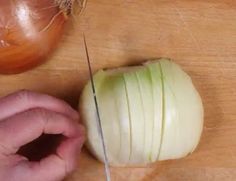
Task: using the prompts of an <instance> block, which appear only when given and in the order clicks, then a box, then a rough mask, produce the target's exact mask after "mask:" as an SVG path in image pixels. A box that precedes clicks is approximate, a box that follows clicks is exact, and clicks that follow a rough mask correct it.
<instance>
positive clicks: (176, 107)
mask: <svg viewBox="0 0 236 181" xmlns="http://www.w3.org/2000/svg"><path fill="white" fill-rule="evenodd" d="M94 82H95V88H96V94H97V99H98V105H99V112H100V116H101V122H102V129H103V131H104V137H105V143H106V146H107V152H108V160H109V163H110V165H113V166H134V165H146V164H148V163H152V162H156V161H158V160H167V159H177V158H181V157H184V156H186V155H188V154H189V153H192V152H193V151H194V149H195V148H196V147H197V145H198V142H199V140H200V136H201V133H202V128H203V105H202V101H201V98H200V96H199V94H198V92H197V91H196V89H195V87H194V86H193V83H192V81H191V78H190V77H189V76H188V75H187V74H186V73H185V72H184V71H183V70H182V69H181V68H180V67H179V66H178V65H177V64H175V63H174V62H172V61H170V60H167V59H160V60H158V61H152V62H147V63H145V64H143V65H141V66H135V67H126V68H118V69H113V70H100V71H98V72H97V73H96V74H95V75H94ZM79 110H80V114H81V117H82V120H83V122H84V124H85V126H86V128H87V131H88V142H87V146H88V148H89V150H90V151H91V152H92V153H93V154H94V155H95V156H96V157H97V158H98V159H99V160H101V161H103V151H102V146H101V141H100V136H99V132H98V129H97V123H96V119H97V115H96V108H95V104H94V100H93V94H92V89H91V83H88V84H87V85H86V86H85V88H84V90H83V92H82V96H81V99H80V105H79Z"/></svg>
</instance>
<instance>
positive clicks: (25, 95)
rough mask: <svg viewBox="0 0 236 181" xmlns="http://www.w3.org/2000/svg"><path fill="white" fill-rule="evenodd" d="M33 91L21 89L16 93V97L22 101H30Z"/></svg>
mask: <svg viewBox="0 0 236 181" xmlns="http://www.w3.org/2000/svg"><path fill="white" fill-rule="evenodd" d="M31 94H32V93H31V92H30V91H28V90H20V91H19V92H17V93H16V97H17V99H18V100H21V101H26V102H27V101H29V100H30V99H31Z"/></svg>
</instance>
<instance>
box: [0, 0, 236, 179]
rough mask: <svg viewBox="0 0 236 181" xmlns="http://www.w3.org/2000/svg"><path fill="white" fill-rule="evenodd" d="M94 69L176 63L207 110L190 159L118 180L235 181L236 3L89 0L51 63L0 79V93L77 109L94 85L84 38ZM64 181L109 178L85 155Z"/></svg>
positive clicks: (125, 173)
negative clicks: (51, 99)
mask: <svg viewBox="0 0 236 181" xmlns="http://www.w3.org/2000/svg"><path fill="white" fill-rule="evenodd" d="M83 32H85V33H86V37H87V41H88V47H89V52H90V56H91V59H92V66H93V70H94V71H96V70H98V69H100V68H107V67H117V66H121V65H128V64H135V63H139V62H142V61H144V60H147V59H149V58H155V57H162V56H164V57H170V58H172V59H174V60H175V61H176V62H177V63H179V64H180V65H182V67H183V69H184V70H185V71H187V72H188V73H189V74H190V75H191V77H192V78H193V81H194V83H195V85H196V86H197V88H198V90H199V92H200V94H201V96H202V99H203V102H204V107H205V125H204V131H203V135H202V138H201V142H200V144H199V146H198V148H197V150H196V151H195V152H194V153H193V154H192V155H190V156H188V157H186V158H184V159H180V160H170V161H163V162H159V163H157V164H154V165H151V166H150V167H148V168H112V178H113V181H121V180H129V181H149V180H154V181H155V180H158V181H159V180H160V181H189V180H190V181H202V180H204V181H222V180H227V181H233V180H236V2H235V1H233V0H199V1H194V0H185V1H184V0H176V1H171V0H146V1H139V0H113V1H110V0H88V4H87V7H86V9H85V12H84V14H83V16H81V17H80V19H74V22H73V25H72V26H71V29H70V30H69V31H68V32H67V33H66V34H65V36H64V37H63V40H62V42H61V44H60V46H59V49H58V51H57V52H56V53H54V55H53V56H52V57H51V60H50V61H49V62H47V63H46V64H44V65H42V66H40V67H38V68H36V69H34V70H32V71H29V72H27V73H24V74H20V75H13V76H0V84H1V87H0V95H1V96H4V95H6V94H8V93H10V92H13V91H16V90H19V89H30V90H35V91H40V92H44V93H48V94H51V95H54V96H57V97H60V98H63V99H65V100H67V101H68V102H69V103H71V104H72V105H73V106H76V105H77V102H78V101H77V100H78V97H79V94H80V91H81V89H82V87H83V86H84V84H85V82H86V81H87V80H88V77H89V75H88V70H87V64H86V57H85V51H84V47H83V43H82V34H83ZM78 162H79V167H78V169H77V170H76V171H75V172H74V173H73V174H72V175H71V176H69V178H67V179H66V181H78V180H79V181H95V180H96V181H97V180H104V172H103V165H102V164H100V163H99V162H97V161H96V160H95V159H94V158H93V157H92V156H91V155H90V154H89V153H87V151H86V150H84V151H83V153H82V155H81V156H80V158H79V161H78Z"/></svg>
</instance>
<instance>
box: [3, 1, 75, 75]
mask: <svg viewBox="0 0 236 181" xmlns="http://www.w3.org/2000/svg"><path fill="white" fill-rule="evenodd" d="M73 4H74V0H0V73H2V74H10V73H20V72H23V71H25V70H28V69H30V68H32V67H34V66H36V65H38V64H40V63H42V62H43V61H45V59H46V58H47V56H48V55H49V54H50V53H51V52H52V51H53V50H54V49H55V47H56V45H57V43H58V41H59V40H60V37H61V36H62V34H63V30H64V27H65V22H66V21H67V19H68V15H69V14H70V13H71V11H72V8H73Z"/></svg>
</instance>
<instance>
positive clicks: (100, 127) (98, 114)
mask: <svg viewBox="0 0 236 181" xmlns="http://www.w3.org/2000/svg"><path fill="white" fill-rule="evenodd" d="M83 39H84V46H85V51H86V58H87V64H88V70H89V76H90V81H91V85H92V92H93V98H94V104H95V108H96V114H97V125H98V132H99V134H100V140H101V144H102V149H103V154H104V163H105V175H106V181H111V174H110V168H109V162H108V157H107V149H106V144H105V140H104V133H103V129H102V124H101V117H100V113H99V107H98V101H97V96H96V89H95V84H94V80H93V74H92V67H91V62H90V58H89V52H88V46H87V42H86V37H85V34H83Z"/></svg>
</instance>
